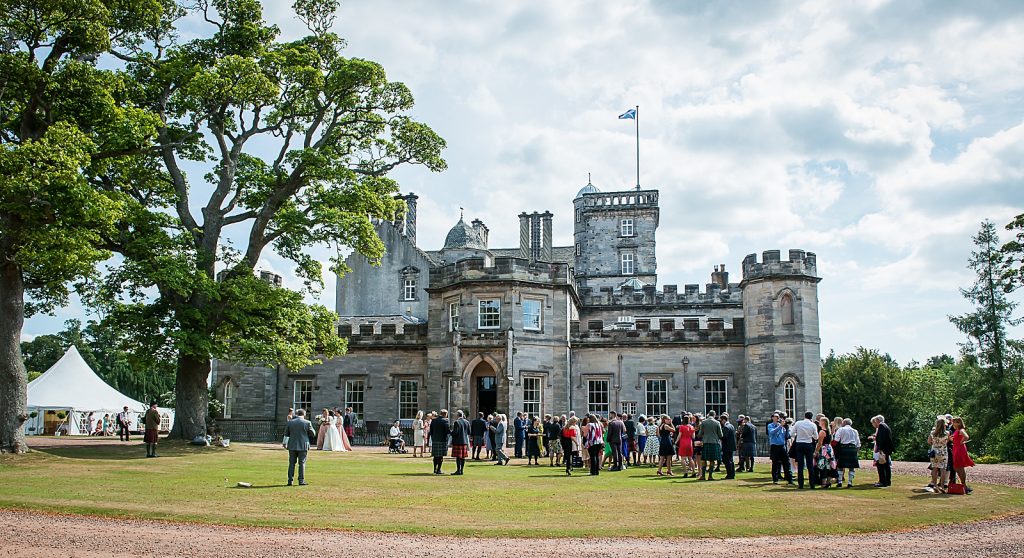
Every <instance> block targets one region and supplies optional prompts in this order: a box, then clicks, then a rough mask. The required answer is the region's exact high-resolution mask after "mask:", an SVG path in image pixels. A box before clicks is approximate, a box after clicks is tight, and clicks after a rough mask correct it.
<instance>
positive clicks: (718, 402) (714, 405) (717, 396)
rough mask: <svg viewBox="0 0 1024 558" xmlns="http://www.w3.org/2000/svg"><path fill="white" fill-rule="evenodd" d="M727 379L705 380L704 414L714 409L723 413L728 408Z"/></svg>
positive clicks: (719, 413) (717, 412) (718, 412)
mask: <svg viewBox="0 0 1024 558" xmlns="http://www.w3.org/2000/svg"><path fill="white" fill-rule="evenodd" d="M726 395H727V393H726V391H725V380H724V379H721V380H704V414H705V415H707V414H709V413H711V411H714V412H715V413H716V414H718V415H721V414H722V413H724V412H726V411H727V410H728V405H727V404H726Z"/></svg>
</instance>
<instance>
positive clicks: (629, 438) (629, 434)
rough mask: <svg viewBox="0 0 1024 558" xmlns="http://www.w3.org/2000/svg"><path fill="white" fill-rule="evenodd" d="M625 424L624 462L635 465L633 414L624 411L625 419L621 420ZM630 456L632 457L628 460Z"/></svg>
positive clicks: (634, 424) (634, 422)
mask: <svg viewBox="0 0 1024 558" xmlns="http://www.w3.org/2000/svg"><path fill="white" fill-rule="evenodd" d="M623 422H624V424H625V425H626V447H625V448H624V449H625V452H624V453H625V454H626V463H627V464H628V465H637V464H638V463H637V461H636V455H637V454H636V421H634V420H633V415H631V414H629V413H626V420H625V421H623ZM630 457H632V458H633V460H632V461H630Z"/></svg>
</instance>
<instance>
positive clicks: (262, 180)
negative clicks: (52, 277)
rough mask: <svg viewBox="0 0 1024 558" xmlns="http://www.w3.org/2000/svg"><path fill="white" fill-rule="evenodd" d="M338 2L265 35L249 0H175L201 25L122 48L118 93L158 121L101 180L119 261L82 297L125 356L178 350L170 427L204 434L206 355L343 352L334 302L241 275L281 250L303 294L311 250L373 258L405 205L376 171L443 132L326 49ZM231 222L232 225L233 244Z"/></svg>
mask: <svg viewBox="0 0 1024 558" xmlns="http://www.w3.org/2000/svg"><path fill="white" fill-rule="evenodd" d="M336 8H337V2H336V1H335V0H299V1H297V2H296V3H295V6H294V9H295V12H296V15H297V17H298V18H299V19H300V20H302V21H303V22H304V23H306V25H307V27H308V28H309V29H310V34H309V35H308V36H305V37H302V38H300V39H298V40H295V41H281V40H279V39H278V35H279V30H278V29H277V27H275V26H272V25H268V24H267V23H266V22H264V21H263V16H262V6H261V4H260V2H258V1H257V0H231V1H230V2H229V1H227V0H209V1H203V2H198V3H197V4H195V5H194V6H193V7H192V8H189V9H191V10H194V11H195V12H197V13H196V14H194V15H197V16H199V17H198V18H197V19H201V20H203V21H206V22H208V23H210V28H209V33H208V34H202V33H200V36H199V37H198V38H195V39H192V40H189V41H186V42H180V41H178V40H177V39H176V37H175V35H174V33H173V22H172V19H173V18H164V19H163V20H162V21H163V22H165V23H163V24H162V25H163V26H162V27H161V28H160V29H161V30H162V31H163V32H162V33H153V34H151V36H150V37H148V42H140V43H136V44H133V45H129V46H128V47H126V48H125V49H123V51H122V52H121V53H120V57H121V58H122V59H123V60H125V61H126V63H127V68H126V73H125V75H124V77H125V80H126V84H127V85H126V87H125V94H126V95H127V96H128V98H130V99H131V101H132V103H133V104H134V106H137V107H139V108H141V109H143V110H145V111H147V113H150V114H154V115H156V117H157V122H156V124H155V126H154V127H155V129H156V133H155V143H156V149H155V150H154V151H151V152H146V153H138V154H136V155H135V156H133V157H132V158H131V159H129V160H127V161H122V162H120V163H119V164H117V165H111V166H110V167H109V168H108V169H106V172H104V173H103V174H102V176H101V180H102V183H103V184H104V185H105V186H106V187H107V188H108V189H109V190H111V191H113V192H116V193H118V194H120V196H121V199H122V201H123V203H124V206H125V209H124V212H123V218H121V219H120V220H119V221H118V223H117V225H116V230H115V231H114V232H112V233H111V234H109V235H107V236H106V237H105V241H106V242H105V246H107V247H109V248H110V249H111V250H113V251H115V252H117V253H119V254H120V255H121V256H123V260H122V261H121V263H120V264H119V265H118V266H117V267H116V268H115V269H113V270H112V271H111V273H110V274H109V275H108V277H106V279H105V281H104V282H103V283H98V284H93V285H92V287H93V288H92V293H91V295H90V296H91V298H90V300H92V301H93V302H94V303H95V304H97V305H99V306H102V307H103V308H104V311H105V312H106V313H107V318H106V320H107V321H108V322H109V323H111V324H112V325H111V327H115V328H116V329H117V330H118V331H124V332H127V333H126V336H125V338H124V339H125V342H126V345H128V346H132V347H134V349H133V351H132V352H135V353H139V352H145V351H147V350H148V351H154V352H157V353H161V354H172V355H178V356H179V360H178V362H179V368H178V371H177V374H178V379H177V391H176V399H177V404H176V410H177V415H176V416H177V418H178V419H179V420H178V423H179V424H187V425H188V426H187V428H189V429H191V430H192V431H190V432H187V433H182V434H183V435H184V437H192V436H194V435H195V434H199V433H203V432H200V431H199V428H198V427H199V426H200V425H201V422H202V415H204V414H205V412H206V408H205V405H206V403H205V402H206V400H207V399H208V394H206V393H205V389H204V390H203V391H202V392H201V393H200V392H199V391H198V390H199V386H200V385H201V384H202V382H200V381H197V379H198V378H199V376H200V375H201V374H205V373H206V370H205V367H204V366H203V365H204V363H208V362H209V359H210V358H227V359H232V360H238V361H243V362H247V363H256V364H278V363H282V364H284V365H286V366H287V367H288V368H290V369H293V370H294V369H300V368H303V367H305V366H309V365H311V364H313V363H316V362H319V359H320V358H323V357H331V356H334V355H337V354H341V353H342V352H343V351H344V350H345V343H344V341H343V340H342V339H340V338H338V337H337V334H336V331H335V326H334V324H335V321H336V316H335V315H334V314H333V313H332V312H330V311H328V310H327V309H326V308H324V307H322V306H308V305H306V304H303V297H302V294H303V293H297V292H293V291H290V290H287V289H282V288H275V287H273V286H270V285H268V284H266V283H264V282H262V281H259V280H257V279H256V278H254V276H253V273H254V269H255V268H256V267H257V266H258V264H259V262H260V259H261V257H262V255H263V252H264V250H267V249H271V250H274V251H275V252H276V253H277V254H279V255H280V256H282V257H284V258H286V259H288V260H290V261H291V262H293V263H294V264H295V266H296V273H297V275H298V276H299V277H300V278H302V279H303V280H304V283H305V285H304V290H306V291H309V292H314V293H315V292H317V291H318V290H319V289H321V288H322V286H323V277H322V273H323V269H322V266H321V263H320V262H319V261H317V260H316V259H315V258H314V257H313V256H312V255H311V253H310V248H311V247H312V246H316V245H320V246H327V247H331V248H334V249H335V251H336V252H338V253H340V248H342V247H347V248H351V249H354V250H355V251H357V252H359V253H361V254H363V255H365V256H366V257H368V258H370V259H371V260H377V259H379V258H380V256H381V255H382V254H383V249H384V247H383V244H382V243H381V241H380V239H379V238H378V237H377V235H376V232H375V229H374V220H375V219H393V218H395V217H396V215H398V214H399V213H401V212H402V211H403V210H404V205H403V203H402V202H401V201H400V200H399V199H396V198H395V194H396V193H397V192H398V184H397V183H396V182H395V181H394V180H392V179H391V178H389V177H388V176H387V175H388V173H389V172H390V171H391V170H393V169H394V168H396V167H398V166H399V165H405V164H417V165H423V166H425V167H427V168H428V169H430V170H433V171H441V170H443V169H444V168H445V162H444V160H443V159H442V158H441V151H442V149H443V148H444V146H445V143H444V140H442V139H441V138H440V137H439V136H438V135H437V134H436V133H434V132H433V130H431V129H430V128H429V127H427V126H426V125H424V124H421V123H418V122H415V121H414V120H412V119H411V118H410V117H409V116H408V114H407V113H408V111H409V110H410V109H411V108H412V106H413V98H412V94H411V93H410V91H409V89H408V88H407V87H406V86H405V85H404V84H402V83H397V82H391V81H388V79H387V76H386V74H385V72H384V69H383V68H382V67H381V66H380V65H379V64H377V63H374V62H371V61H367V60H361V59H358V58H346V57H344V56H342V49H343V48H344V46H345V45H344V41H342V40H341V39H340V38H339V37H337V36H336V35H334V34H333V33H331V32H330V31H329V29H330V27H331V23H332V21H333V18H334V14H335V10H336ZM178 15H180V14H178ZM268 154H269V155H268ZM185 169H201V171H200V172H199V173H187V172H186V170H185ZM195 208H202V209H201V214H200V213H198V212H197V213H194V210H195ZM229 229H231V230H236V231H245V232H247V234H245V236H244V237H245V238H246V241H245V242H244V243H242V244H241V245H240V246H239V247H238V248H237V249H236V248H235V247H234V246H231V245H230V244H229V243H228V240H227V237H226V236H225V232H226V231H227V230H229ZM330 265H331V269H332V271H337V272H342V271H344V269H343V264H342V262H341V261H339V260H338V259H333V260H332V262H331V264H330ZM154 292H155V293H156V296H155V297H154V296H153V293H154ZM115 324H116V325H115ZM186 380H187V381H186ZM182 419H187V420H182Z"/></svg>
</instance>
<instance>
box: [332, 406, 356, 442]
mask: <svg viewBox="0 0 1024 558" xmlns="http://www.w3.org/2000/svg"><path fill="white" fill-rule="evenodd" d="M334 415H335V416H336V417H337V418H338V422H337V424H335V426H336V427H337V428H338V430H340V431H341V446H342V447H343V448H345V451H352V442H351V440H349V439H348V432H345V424H344V422H345V421H344V416H345V413H344V411H342V410H341V409H338V408H335V409H334Z"/></svg>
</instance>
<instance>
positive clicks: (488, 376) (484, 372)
mask: <svg viewBox="0 0 1024 558" xmlns="http://www.w3.org/2000/svg"><path fill="white" fill-rule="evenodd" d="M469 380H470V381H469V399H470V407H471V411H470V414H471V415H472V414H473V413H477V412H479V413H483V414H484V416H486V415H489V414H491V413H493V412H494V409H495V407H497V406H498V378H497V374H495V372H494V368H493V367H492V366H491V365H490V363H488V362H487V361H481V362H480V363H478V364H477V365H476V367H475V368H474V369H473V374H472V375H471V376H470V377H469Z"/></svg>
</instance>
